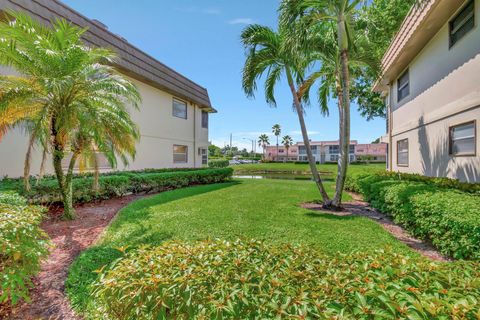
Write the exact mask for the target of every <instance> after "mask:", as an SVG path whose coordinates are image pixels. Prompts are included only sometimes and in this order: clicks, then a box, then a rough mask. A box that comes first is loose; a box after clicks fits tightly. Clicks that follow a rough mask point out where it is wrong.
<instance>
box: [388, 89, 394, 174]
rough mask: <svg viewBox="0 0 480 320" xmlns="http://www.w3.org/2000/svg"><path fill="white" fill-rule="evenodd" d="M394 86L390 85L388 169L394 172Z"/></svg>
mask: <svg viewBox="0 0 480 320" xmlns="http://www.w3.org/2000/svg"><path fill="white" fill-rule="evenodd" d="M392 87H393V86H392V85H389V86H388V99H389V103H388V115H387V116H388V169H389V171H393V167H392V165H393V161H392V159H393V151H392V150H393V147H392V143H393V141H392V126H393V123H392V120H393V117H392V103H393V98H392V97H393V94H392Z"/></svg>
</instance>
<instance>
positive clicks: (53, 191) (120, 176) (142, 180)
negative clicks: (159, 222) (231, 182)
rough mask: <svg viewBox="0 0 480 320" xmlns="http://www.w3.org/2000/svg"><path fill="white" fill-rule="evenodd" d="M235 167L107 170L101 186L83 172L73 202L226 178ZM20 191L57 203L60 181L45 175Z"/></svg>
mask: <svg viewBox="0 0 480 320" xmlns="http://www.w3.org/2000/svg"><path fill="white" fill-rule="evenodd" d="M232 173H233V170H232V169H229V168H223V169H161V170H154V169H147V170H142V171H126V172H115V173H107V174H104V175H102V176H100V178H99V188H98V190H94V189H93V187H92V186H93V182H94V178H93V177H92V176H91V175H79V176H76V178H75V179H73V203H86V202H90V201H94V200H101V199H109V198H113V197H121V196H124V195H126V194H129V193H141V192H160V191H164V190H169V189H176V188H181V187H186V186H189V185H195V184H208V183H217V182H223V181H225V180H228V179H229V178H231V176H232ZM17 187H18V188H20V189H19V192H23V195H24V196H25V197H27V198H28V199H29V200H30V201H31V202H33V203H53V202H57V201H60V199H61V194H60V190H59V188H58V182H57V181H56V180H54V179H45V180H42V181H40V182H39V183H38V184H35V185H33V186H32V189H31V191H30V192H28V193H27V192H25V191H23V189H22V184H20V183H19V184H18V185H17Z"/></svg>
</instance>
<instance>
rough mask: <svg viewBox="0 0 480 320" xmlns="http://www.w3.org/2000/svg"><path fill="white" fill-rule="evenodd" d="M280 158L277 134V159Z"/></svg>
mask: <svg viewBox="0 0 480 320" xmlns="http://www.w3.org/2000/svg"><path fill="white" fill-rule="evenodd" d="M278 158H279V157H278V136H277V160H276V161H278Z"/></svg>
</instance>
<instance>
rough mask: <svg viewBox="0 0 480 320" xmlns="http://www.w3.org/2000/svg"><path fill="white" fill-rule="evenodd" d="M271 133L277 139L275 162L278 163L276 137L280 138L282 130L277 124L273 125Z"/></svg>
mask: <svg viewBox="0 0 480 320" xmlns="http://www.w3.org/2000/svg"><path fill="white" fill-rule="evenodd" d="M272 133H273V134H274V135H275V137H276V138H277V159H276V160H277V161H278V137H280V134H281V133H282V129H281V127H280V125H279V124H275V125H273V127H272Z"/></svg>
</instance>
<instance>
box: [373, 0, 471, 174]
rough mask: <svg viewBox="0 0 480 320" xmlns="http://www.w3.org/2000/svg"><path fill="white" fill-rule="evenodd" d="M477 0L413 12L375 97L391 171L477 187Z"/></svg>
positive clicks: (432, 4) (438, 3)
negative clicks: (384, 116)
mask: <svg viewBox="0 0 480 320" xmlns="http://www.w3.org/2000/svg"><path fill="white" fill-rule="evenodd" d="M479 18H480V0H467V1H465V0H430V1H425V2H424V3H423V4H422V5H421V6H414V7H413V8H412V10H411V11H410V13H409V15H408V16H407V18H406V19H405V21H404V22H403V24H402V26H401V28H400V30H399V31H398V33H397V35H396V36H395V38H394V40H393V41H392V43H391V45H390V48H389V49H388V51H387V52H386V54H385V56H384V58H383V61H382V70H383V74H382V76H381V77H380V79H378V81H377V83H376V85H375V87H374V90H375V91H377V92H380V93H381V94H382V95H383V96H384V97H385V102H386V105H387V106H388V121H387V122H388V126H387V127H388V133H387V136H386V137H384V139H382V141H384V142H387V143H388V154H389V157H388V168H389V169H390V170H393V171H401V172H410V173H420V174H424V175H428V176H440V177H450V178H455V179H459V180H462V181H468V182H480V154H479V143H478V128H477V126H478V122H479V121H480V27H479Z"/></svg>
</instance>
